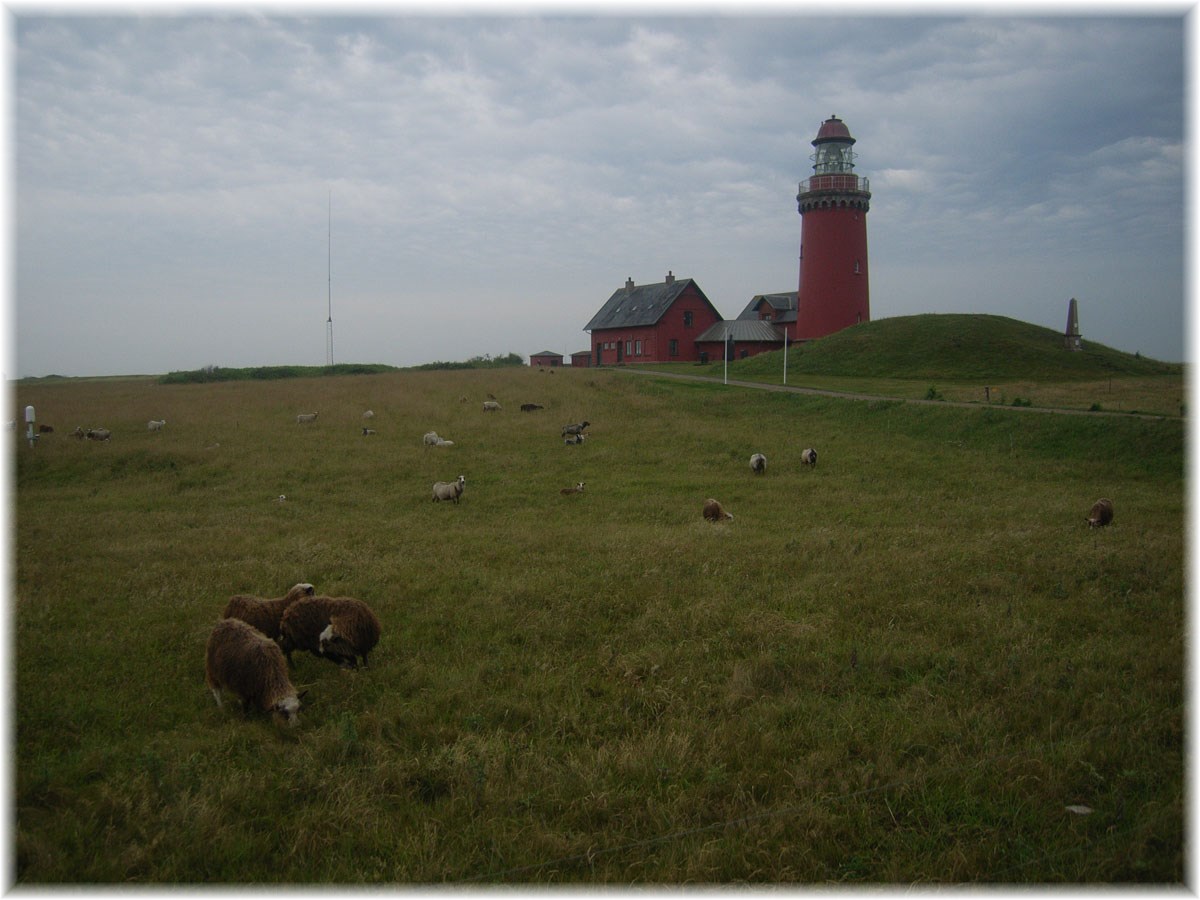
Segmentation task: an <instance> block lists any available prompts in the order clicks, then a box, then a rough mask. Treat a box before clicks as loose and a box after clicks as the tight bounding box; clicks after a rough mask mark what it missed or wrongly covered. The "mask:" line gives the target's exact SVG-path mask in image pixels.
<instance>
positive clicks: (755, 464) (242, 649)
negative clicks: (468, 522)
mask: <svg viewBox="0 0 1200 900" xmlns="http://www.w3.org/2000/svg"><path fill="white" fill-rule="evenodd" d="M461 399H462V401H464V402H465V401H466V400H467V398H466V397H463V398H461ZM360 408H361V407H360ZM519 408H520V409H521V411H523V412H535V411H539V410H544V409H545V408H546V407H545V406H543V405H542V404H538V403H532V402H525V403H521V404H520V405H519ZM476 409H477V410H478V409H479V407H476ZM502 409H503V407H502V405H501V403H500V402H499V401H498V400H496V399H495V397H494V396H492V395H489V396H488V399H487V400H484V401H483V403H482V411H483V412H485V413H495V412H500V411H501V410H502ZM318 415H319V414H318V412H317V411H313V412H304V413H299V414H295V423H296V424H298V425H305V426H311V427H313V428H316V429H318V430H324V429H327V428H329V427H331V426H330V425H329V424H328V423H327V419H328V417H324V418H322V419H321V420H320V421H321V424H320V425H317V422H318ZM355 417H356V421H354V427H355V428H356V429H357V430H359V431H361V433H362V434H363V435H375V434H376V433H377V432H376V428H375V427H368V425H367V424H366V423H370V425H371V426H375V425H376V421H380V422H382V423H383V424H380V425H379V426H378V427H379V428H386V426H387V415H386V411H385V412H384V415H383V416H382V417H381V418H380V419H377V417H376V413H375V412H374V411H372V410H370V409H368V410H366V411H365V412H363V413H361V416H359V415H358V414H357V413H355ZM334 418H335V419H336V416H335V417H334ZM487 418H488V419H491V418H492V417H490V416H488V417H487ZM142 421H143V422H145V424H144V425H143V426H141V427H143V428H144V429H145V431H148V432H150V433H154V434H158V433H161V432H162V431H163V429H164V426H165V425H166V424H167V422H166V419H165V418H161V417H158V418H152V419H149V420H148V421H147V420H145V419H143V420H142ZM495 421H496V422H501V421H503V420H502V419H501V418H497V419H496V420H495ZM547 424H548V423H547ZM591 424H592V423H591V422H589V421H588V420H586V419H580V420H578V421H576V422H571V423H568V424H566V425H563V426H562V427H561V429H560V433H559V436H560V438H561V439H562V441H563V443H564V444H567V445H576V446H578V445H582V444H584V442H585V440H586V439H587V438H588V437H589V433H588V428H589V427H590V426H591ZM293 427H294V426H293ZM305 430H306V431H307V430H308V429H305ZM39 433H41V434H51V433H53V428H52V427H50V426H48V425H43V426H41V428H40V429H39ZM70 434H71V436H73V437H75V438H77V439H78V440H80V441H81V442H82V441H84V440H87V441H92V442H99V443H107V442H109V441H111V440H112V438H113V434H114V432H113V431H112V430H111V429H107V428H84V427H82V426H80V427H77V428H76V429H75V430H74V431H73V432H70ZM120 434H121V435H123V434H125V432H120ZM464 437H465V438H467V439H468V440H467V444H466V445H467V446H469V445H470V443H471V440H470V439H471V437H472V435H464ZM422 444H423V446H424V447H425V449H427V450H428V449H431V448H442V449H446V450H452V448H455V447H456V442H455V441H452V440H448V439H446V438H444V437H442V436H441V435H440V434H439V433H438V432H437V431H435V430H433V429H430V430H428V431H426V432H424V434H423V437H422ZM219 446H220V445H219V444H213V445H211V447H209V448H206V449H215V448H218V447H219ZM795 447H796V448H801V447H802V449H792V450H791V451H790V453H789V452H784V453H781V454H779V457H778V458H777V461H776V464H775V466H774V467H773V468H772V472H775V473H777V472H778V471H779V470H780V469H781V468H782V469H783V470H784V471H787V470H788V469H792V470H793V471H797V470H798V469H806V470H809V471H815V470H816V466H817V450H816V448H815V447H812V446H804V445H802V444H797V445H795ZM767 449H771V448H767ZM452 452H455V453H461V452H463V451H462V450H461V449H459V450H452ZM577 452H578V453H579V454H581V455H580V456H579V457H576V456H575V451H573V452H572V453H571V456H572V457H573V458H578V459H583V458H585V457H588V456H590V454H591V451H586V452H585V451H583V450H580V451H577ZM772 453H773V454H775V453H777V450H772ZM440 455H441V454H438V456H439V457H440ZM789 457H790V458H789ZM745 458H746V457H742V459H745ZM779 458H782V463H780V462H779V461H778V460H779ZM430 459H432V457H430ZM797 467H798V468H797ZM749 468H750V472H751V477H754V478H759V477H766V474H767V456H766V455H765V454H764V453H762V452H760V451H758V450H755V451H754V452H752V453H751V454H750V456H749ZM835 468H836V464H835ZM822 471H824V469H822ZM742 472H745V469H742ZM743 477H745V476H743ZM811 477H817V476H816V475H813V476H811ZM735 478H736V476H733V475H732V473H730V475H728V476H727V477H726V478H725V481H726V486H732V485H733V484H735V483H736V482H735V481H734V479H735ZM426 483H427V484H428V482H426ZM584 487H585V483H584V482H583V481H581V480H580V481H576V482H575V483H574V484H573V485H571V486H570V487H564V488H561V489H560V491H559V492H560V493H561V494H562V495H564V496H577V495H581V494H583V493H584ZM465 489H466V476H465V475H461V474H460V475H458V476H457V477H456V478H455V479H454V480H452V481H437V482H434V484H433V486H432V489H431V491H430V493H429V494H428V495H427V496H429V497H430V499H431V500H432V501H433V502H434V503H442V502H447V501H448V502H450V503H452V504H454V505H459V504H460V502H461V501H462V499H463V496H464V493H465ZM285 499H286V498H285V496H284V495H282V494H280V495H278V503H280V504H282V503H283V502H284V501H285ZM701 517H702V519H703V520H705V521H707V522H709V523H713V524H717V523H729V522H733V521H734V515H733V513H732V512H730V511H729V510H728V509H727V508H726V506H725V505H724V504H723V503H722V502H721V501H719V500H717V499H716V498H714V497H706V498H705V499H703V500H702V501H701ZM1113 520H1114V516H1113V501H1112V500H1111V499H1109V498H1107V497H1103V498H1101V499H1099V500H1097V501H1096V502H1095V503H1094V504H1093V505H1092V506H1091V508H1090V509H1089V510H1088V513H1087V515H1086V519H1085V521H1086V524H1087V527H1088V528H1089V529H1102V528H1105V527H1107V526H1110V525H1111V524H1112V523H1113ZM382 631H383V629H382V626H381V623H380V621H379V618H378V617H377V616H376V614H375V613H374V612H373V611H372V610H371V608H370V607H369V606H368V605H367V604H366V603H364V602H363V601H361V600H358V599H355V598H353V597H329V596H321V595H318V594H317V593H316V591H315V588H314V586H313V585H312V584H311V583H309V582H297V583H296V584H294V585H292V587H290V588H289V589H288V590H287V591H286V592H285V593H283V594H282V595H281V596H276V597H259V596H257V595H251V594H235V595H233V596H231V597H229V599H228V601H227V602H226V604H225V607H224V609H223V612H222V613H221V616H220V618H219V619H218V621H217V622H216V624H215V625H214V626H213V628H212V631H211V633H210V634H209V637H208V640H207V643H206V646H205V675H204V677H205V684H206V686H207V688H208V689H209V691H210V692H211V693H212V694H213V697H214V699H215V700H216V703H217V706H218V707H223V706H224V702H223V700H224V698H225V697H226V696H228V695H232V696H234V697H236V698H237V699H239V700H240V702H241V706H242V709H243V711H244V713H245V714H246V715H247V716H249V715H251V714H254V713H261V714H267V715H270V716H272V717H273V718H274V719H275V720H276V721H278V722H280V723H284V724H286V725H295V724H296V723H297V718H298V714H299V712H300V708H301V700H302V698H303V697H304V695H305V692H298V691H297V690H296V688H295V686H294V685H293V683H292V680H291V674H290V673H291V672H292V671H293V670H295V668H296V663H295V661H294V659H293V654H294V652H295V651H297V650H301V651H306V652H307V653H309V654H311V655H312V656H314V657H316V658H317V659H321V660H325V661H328V662H332V663H334V664H335V665H336V666H337V667H339V668H340V669H347V670H357V669H358V668H359V667H360V660H361V668H363V669H366V668H367V667H368V662H367V661H368V656H369V654H370V653H372V652H373V651H374V650H375V648H376V646H377V645H378V643H379V639H380V636H381V634H382Z"/></svg>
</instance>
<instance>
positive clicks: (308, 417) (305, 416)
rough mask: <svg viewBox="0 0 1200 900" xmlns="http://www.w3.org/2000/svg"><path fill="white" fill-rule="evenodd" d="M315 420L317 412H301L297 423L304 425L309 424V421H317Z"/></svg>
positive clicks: (297, 417)
mask: <svg viewBox="0 0 1200 900" xmlns="http://www.w3.org/2000/svg"><path fill="white" fill-rule="evenodd" d="M315 421H317V414H316V413H315V412H313V413H300V415H298V416H296V424H297V425H304V424H307V423H308V422H315Z"/></svg>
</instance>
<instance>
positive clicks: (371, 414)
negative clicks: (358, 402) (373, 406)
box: [363, 409, 375, 419]
mask: <svg viewBox="0 0 1200 900" xmlns="http://www.w3.org/2000/svg"><path fill="white" fill-rule="evenodd" d="M363 418H364V419H373V418H375V413H374V412H373V411H372V410H369V409H368V410H367V411H366V412H365V413H363Z"/></svg>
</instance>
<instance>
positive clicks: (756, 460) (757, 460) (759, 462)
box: [750, 453, 767, 475]
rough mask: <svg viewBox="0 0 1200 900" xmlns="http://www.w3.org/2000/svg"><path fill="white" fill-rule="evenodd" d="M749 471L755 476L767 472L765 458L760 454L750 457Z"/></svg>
mask: <svg viewBox="0 0 1200 900" xmlns="http://www.w3.org/2000/svg"><path fill="white" fill-rule="evenodd" d="M750 471H752V472H753V473H754V474H755V475H762V474H763V473H764V472H766V471H767V458H766V457H765V456H763V455H762V454H761V453H755V454H754V455H753V456H751V457H750Z"/></svg>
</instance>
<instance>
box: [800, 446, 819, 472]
mask: <svg viewBox="0 0 1200 900" xmlns="http://www.w3.org/2000/svg"><path fill="white" fill-rule="evenodd" d="M800 463H801V464H802V465H805V466H812V467H813V468H814V469H815V468H816V467H817V451H816V450H814V449H813V448H812V447H808V448H806V449H805V450H804V451H803V452H802V453H801V454H800Z"/></svg>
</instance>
